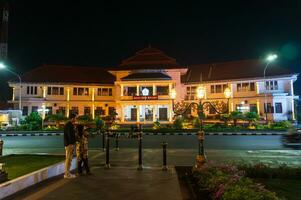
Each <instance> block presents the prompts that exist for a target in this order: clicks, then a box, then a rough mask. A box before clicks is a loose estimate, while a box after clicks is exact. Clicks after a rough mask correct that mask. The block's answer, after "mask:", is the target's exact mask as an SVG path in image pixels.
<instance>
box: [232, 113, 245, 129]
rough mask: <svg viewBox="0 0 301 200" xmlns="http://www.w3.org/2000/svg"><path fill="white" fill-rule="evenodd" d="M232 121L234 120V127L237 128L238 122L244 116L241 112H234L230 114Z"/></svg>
mask: <svg viewBox="0 0 301 200" xmlns="http://www.w3.org/2000/svg"><path fill="white" fill-rule="evenodd" d="M230 119H231V120H233V125H234V126H237V121H238V120H241V119H243V114H242V113H241V112H239V111H233V112H231V113H230Z"/></svg>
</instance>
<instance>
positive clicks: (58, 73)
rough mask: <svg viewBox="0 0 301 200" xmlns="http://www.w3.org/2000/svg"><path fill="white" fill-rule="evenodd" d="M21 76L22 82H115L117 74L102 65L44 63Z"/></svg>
mask: <svg viewBox="0 0 301 200" xmlns="http://www.w3.org/2000/svg"><path fill="white" fill-rule="evenodd" d="M21 78H22V82H30V83H88V84H114V81H115V76H113V75H112V74H111V73H109V72H108V71H106V70H104V69H102V68H100V67H79V66H64V65H43V66H41V67H38V68H35V69H33V70H31V71H29V72H27V73H25V74H23V75H22V76H21ZM14 81H17V80H13V81H12V82H14Z"/></svg>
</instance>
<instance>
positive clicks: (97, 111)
mask: <svg viewBox="0 0 301 200" xmlns="http://www.w3.org/2000/svg"><path fill="white" fill-rule="evenodd" d="M94 113H95V116H99V115H105V110H103V109H102V107H96V109H95V112H94Z"/></svg>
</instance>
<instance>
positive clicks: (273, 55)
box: [266, 54, 278, 62]
mask: <svg viewBox="0 0 301 200" xmlns="http://www.w3.org/2000/svg"><path fill="white" fill-rule="evenodd" d="M277 58H278V56H277V55H276V54H271V55H268V56H267V58H266V59H267V61H269V62H271V61H273V60H275V59H277Z"/></svg>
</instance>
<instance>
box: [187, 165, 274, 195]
mask: <svg viewBox="0 0 301 200" xmlns="http://www.w3.org/2000/svg"><path fill="white" fill-rule="evenodd" d="M192 180H193V182H194V184H195V185H196V188H197V193H198V194H199V196H202V197H203V199H222V200H278V199H279V198H278V197H277V196H276V194H275V193H274V192H271V191H269V190H267V189H266V188H265V187H264V185H262V184H260V183H256V182H254V181H253V180H252V179H251V178H249V177H246V174H245V171H243V170H240V169H238V168H237V167H236V166H234V165H228V164H220V165H217V164H214V163H207V164H205V165H204V166H203V167H202V168H201V169H194V170H193V172H192Z"/></svg>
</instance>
